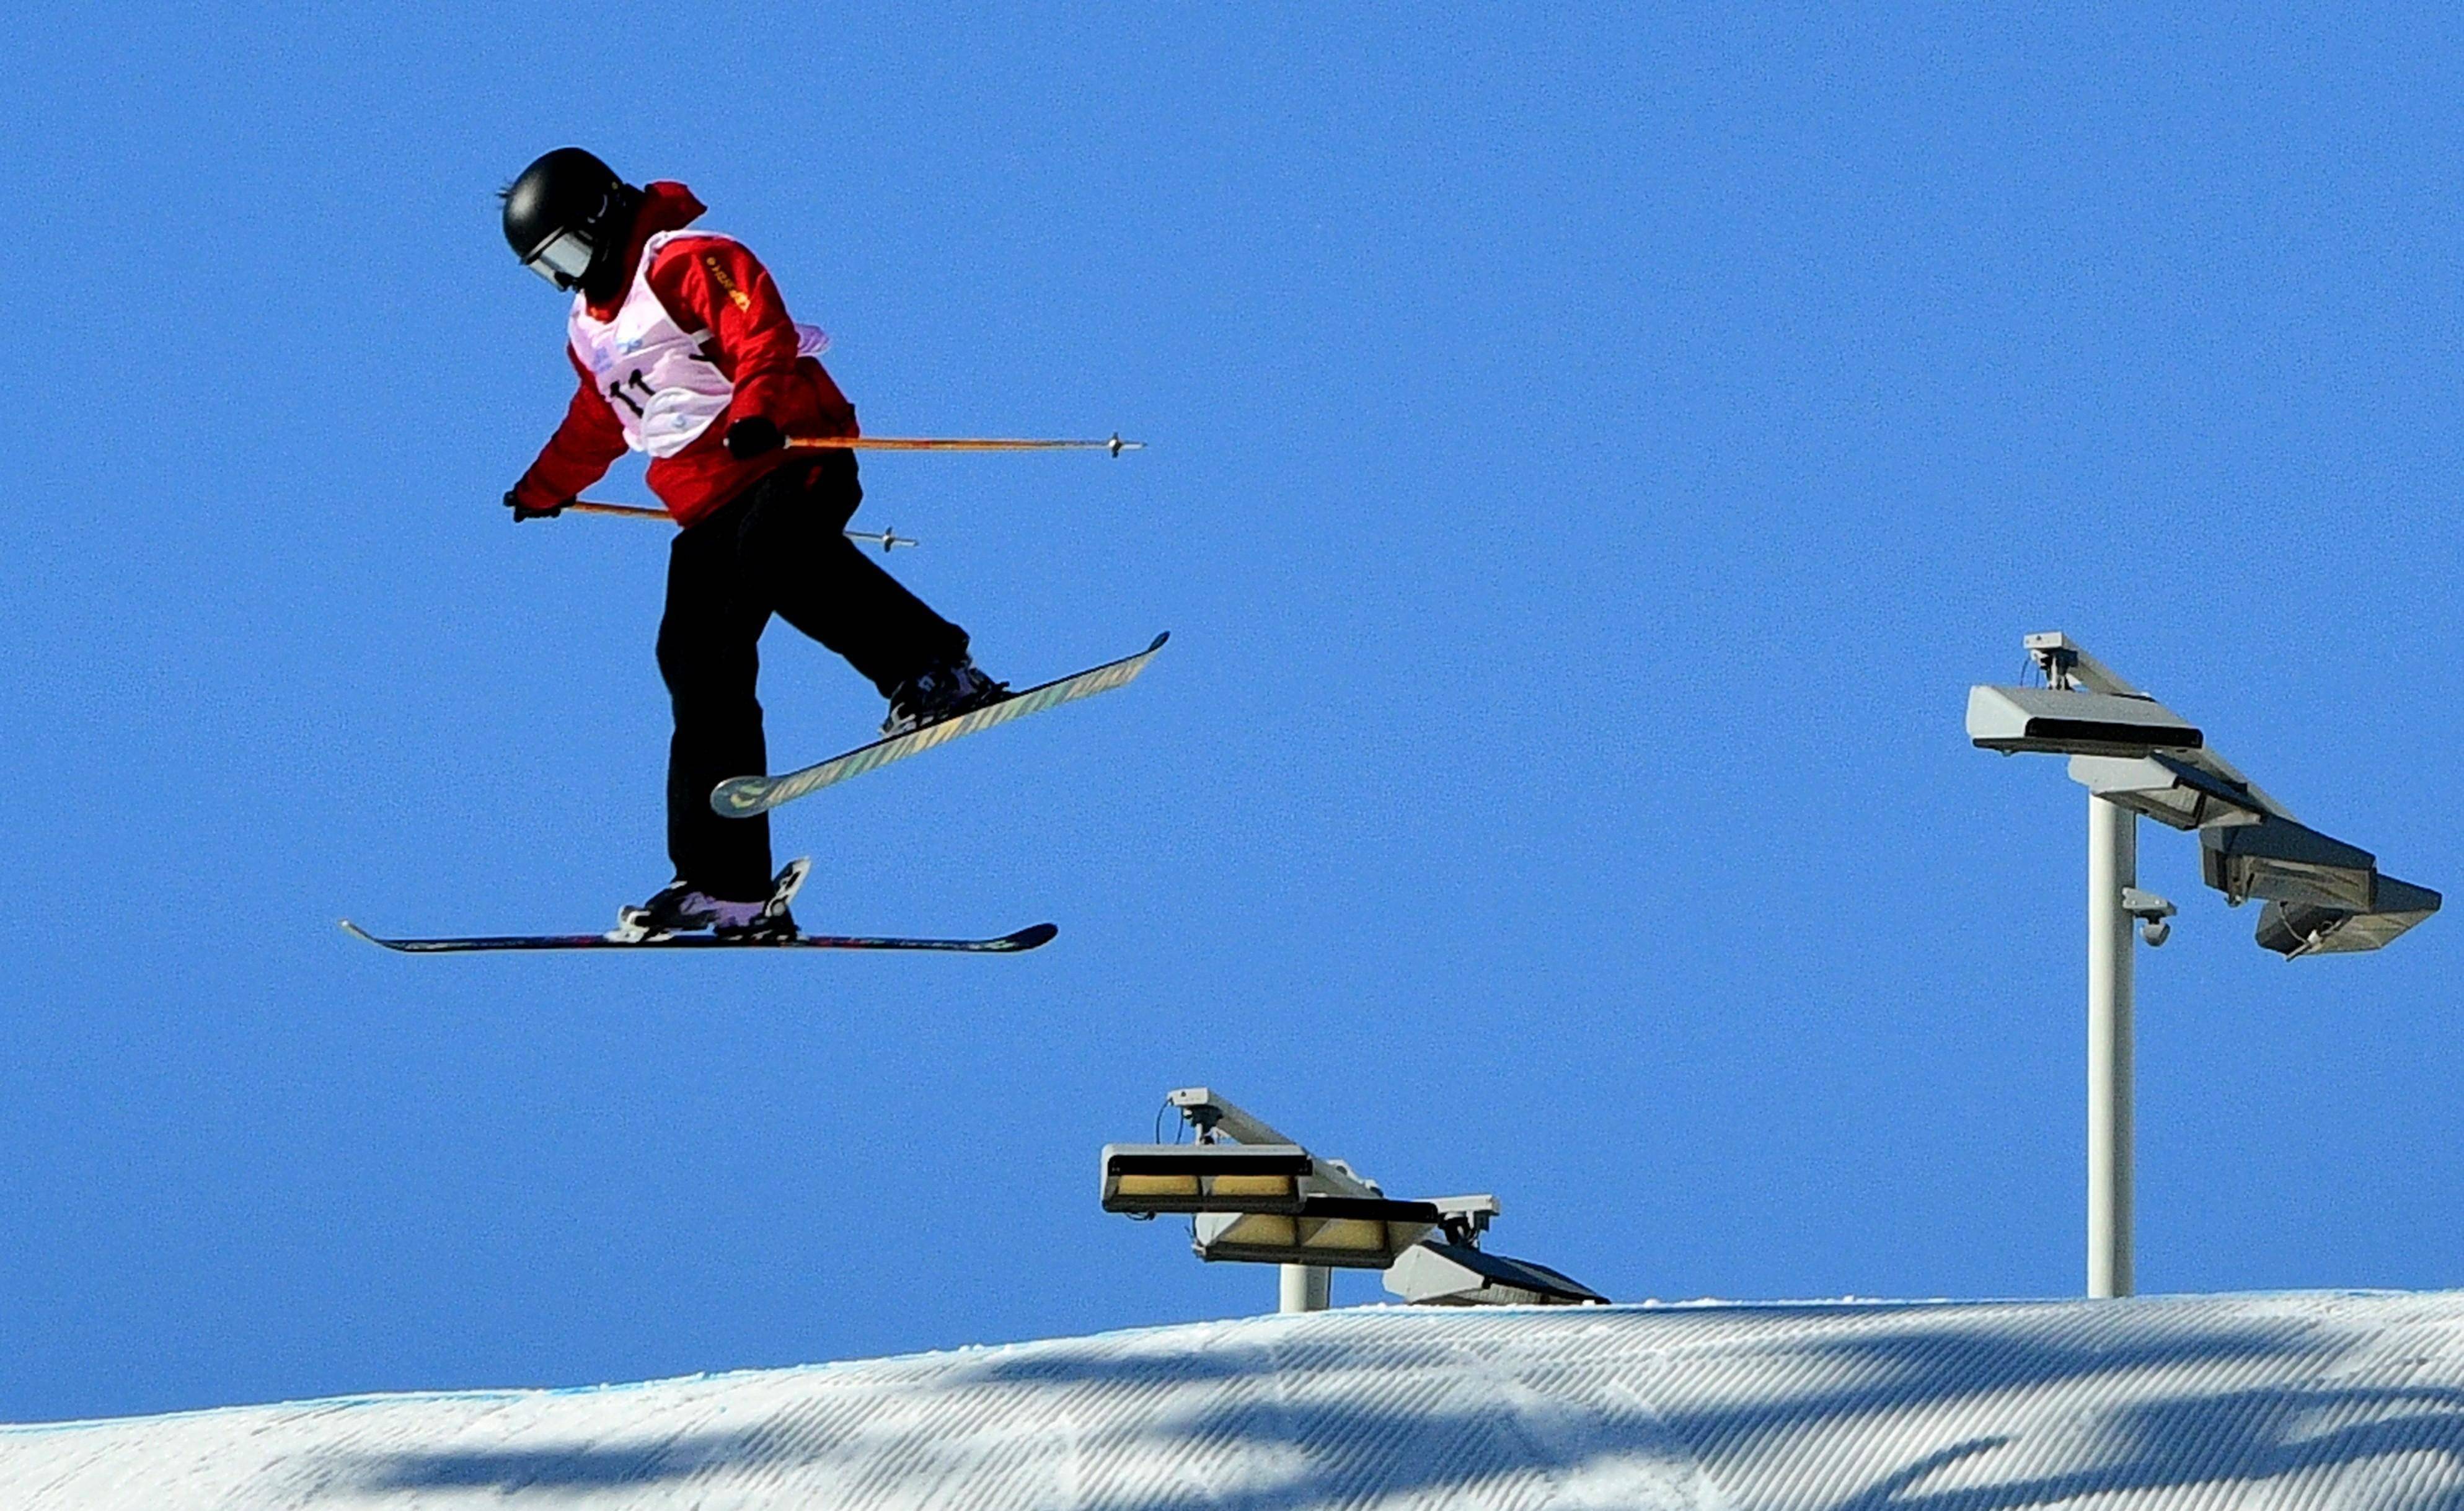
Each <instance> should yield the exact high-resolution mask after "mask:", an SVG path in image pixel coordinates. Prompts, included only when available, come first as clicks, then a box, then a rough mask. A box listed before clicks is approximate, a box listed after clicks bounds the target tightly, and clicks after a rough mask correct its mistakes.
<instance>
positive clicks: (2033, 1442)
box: [0, 1294, 2464, 1511]
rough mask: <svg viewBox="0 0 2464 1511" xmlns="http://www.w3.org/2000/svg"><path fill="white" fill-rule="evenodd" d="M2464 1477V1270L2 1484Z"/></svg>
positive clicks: (807, 1392)
mask: <svg viewBox="0 0 2464 1511" xmlns="http://www.w3.org/2000/svg"><path fill="white" fill-rule="evenodd" d="M2056 1502H2073V1503H2081V1504H2085V1503H2093V1504H2096V1505H2099V1506H2114V1507H2120V1506H2140V1505H2149V1506H2152V1505H2166V1506H2190V1505H2200V1506H2220V1505H2232V1506H2234V1507H2246V1506H2268V1507H2274V1506H2283V1507H2288V1508H2289V1507H2309V1506H2314V1505H2316V1506H2363V1505H2367V1506H2440V1507H2454V1506H2457V1505H2464V1294H2439V1295H2423V1296H2413V1295H2286V1296H2255V1297H2193V1298H2159V1299H2150V1300H2141V1301H2130V1302H2106V1303H2088V1302H2044V1303H1928V1304H1872V1303H1837V1304H1819V1305H1813V1304H1790V1305H1750V1306H1727V1305H1722V1306H1683V1307H1614V1308H1590V1309H1580V1310H1577V1309H1562V1310H1531V1311H1503V1310H1498V1311H1433V1310H1413V1309H1402V1308H1362V1309H1355V1310H1349V1311H1338V1312H1327V1313H1320V1314H1318V1315H1315V1316H1309V1317H1293V1318H1276V1317H1269V1318H1259V1319H1255V1320H1250V1321H1243V1322H1230V1323H1214V1324H1203V1325H1191V1326H1180V1327H1168V1328H1158V1329H1152V1330H1147V1331H1139V1332H1123V1333H1111V1334H1105V1335H1101V1336H1097V1337H1093V1338H1083V1339H1061V1340H1055V1341H1052V1342H1046V1343H1037V1344H1028V1345H1023V1346H1019V1347H1004V1348H984V1349H971V1350H967V1351H963V1352H958V1353H943V1354H929V1355H920V1356H916V1357H912V1358H903V1359H885V1360H877V1361H872V1362H869V1363H861V1364H846V1365H831V1366H825V1367H818V1368H810V1369H782V1370H768V1371H761V1372H753V1373H743V1374H731V1375H717V1376H704V1377H697V1378H693V1379H684V1380H666V1381H660V1382H658V1383H655V1384H650V1385H637V1386H621V1387H607V1388H601V1389H595V1390H577V1391H481V1392H460V1393H452V1394H436V1395H389V1396H375V1397H366V1398H358V1399H343V1400H332V1401H313V1402H304V1403H297V1404H290V1405H281V1406H264V1407H246V1408H236V1409H231V1410H226V1411H214V1412H192V1413H187V1414H184V1415H177V1416H165V1417H151V1418H136V1419H130V1420H124V1421H104V1422H79V1423H67V1424H58V1425H50V1426H30V1427H13V1428H0V1506H5V1507H8V1508H11V1511H35V1508H44V1507H58V1506H76V1507H81V1508H84V1507H115V1508H117V1507H126V1508H130V1511H141V1508H142V1511H162V1508H178V1507H190V1506H214V1507H230V1506H252V1507H338V1508H339V1507H362V1506H384V1507H408V1506H423V1507H464V1506H468V1507H481V1506H485V1507H492V1508H495V1507H506V1506H533V1505H538V1506H556V1507H561V1508H599V1507H614V1506H625V1507H700V1508H719V1507H744V1506H765V1507H766V1506H798V1507H806V1506H809V1507H819V1508H828V1511H859V1508H891V1507H897V1508H925V1507H950V1508H953V1511H961V1508H962V1511H1009V1508H1019V1511H1025V1508H1030V1507H1031V1508H1039V1511H1040V1508H1067V1507H1089V1508H1092V1507H1104V1508H1112V1507H1123V1508H1126V1507H1159V1508H1192V1511H1195V1508H1200V1507H1305V1506H1321V1505H1324V1506H1332V1505H1344V1506H1357V1507H1375V1508H1380V1511H1383V1508H1401V1507H1413V1506H1482V1507H1500V1508H1507V1507H1513V1508H1532V1511H1538V1508H1542V1507H1558V1506H1563V1507H1601V1508H1608V1507H1620V1508H1623V1507H1663V1506H1664V1507H1678V1506H1684V1507H1702V1508H1705V1511H1727V1508H1746V1507H1773V1508H1779V1507H1791V1508H1793V1507H1805V1508H1816V1507H1822V1508H1843V1511H1846V1508H1869V1507H1870V1508H1881V1507H1885V1506H1891V1507H1898V1506H1915V1507H1923V1508H1928V1511H1930V1508H1935V1507H1941V1508H1946V1511H1947V1508H1951V1507H1957V1508H1963V1511H1965V1508H1989V1507H2015V1506H2035V1505H2045V1504H2052V1503H2056Z"/></svg>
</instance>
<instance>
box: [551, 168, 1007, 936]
mask: <svg viewBox="0 0 2464 1511" xmlns="http://www.w3.org/2000/svg"><path fill="white" fill-rule="evenodd" d="M702 209H703V207H702V205H701V203H700V201H698V200H696V199H694V198H693V192H692V191H691V190H690V189H688V188H686V187H685V186H683V185H682V184H674V183H651V184H649V185H647V186H643V187H640V188H635V187H634V186H631V185H628V184H627V183H626V182H625V181H624V180H622V179H620V178H618V177H617V176H616V174H615V172H614V171H613V170H611V169H610V168H609V167H608V166H607V165H606V164H604V163H602V162H600V161H599V159H597V158H595V157H593V156H591V155H590V154H589V153H587V152H584V151H583V150H582V149H581V148H579V147H561V148H559V149H558V150H556V151H554V152H551V153H548V154H547V155H546V156H545V157H542V158H540V159H539V161H538V162H536V163H533V164H531V165H530V166H529V167H527V168H525V169H523V170H522V174H521V176H520V177H519V178H517V179H516V180H515V181H514V182H513V185H512V186H511V187H509V188H507V189H506V190H505V192H504V226H505V239H506V241H508V242H509V243H511V244H512V246H513V249H514V253H515V255H516V256H517V257H519V258H520V259H521V261H522V265H523V266H524V267H526V268H529V269H530V270H531V271H532V272H534V273H537V274H539V276H541V277H543V278H545V279H547V280H548V281H549V282H551V283H553V284H555V285H556V286H557V287H558V288H560V289H567V290H571V291H572V292H573V311H572V314H571V317H570V318H569V319H568V321H567V337H568V339H567V353H566V355H567V356H568V357H570V358H571V359H572V361H573V365H574V369H575V371H576V372H577V373H578V374H579V375H580V377H581V388H580V390H579V391H578V392H577V393H575V395H574V396H573V402H572V404H571V405H570V406H569V407H568V408H567V409H566V411H565V416H564V420H563V423H562V424H561V425H560V426H558V427H557V430H556V434H555V435H554V436H552V437H551V438H550V439H549V440H548V443H547V445H546V447H545V448H544V449H542V450H541V451H540V452H539V460H537V461H535V462H533V463H532V464H531V467H530V470H529V471H526V472H524V473H523V474H522V477H521V481H520V482H518V483H517V484H515V485H514V488H513V491H512V492H511V493H507V494H505V503H506V505H507V506H508V507H509V508H511V509H512V510H513V512H514V518H515V520H516V521H517V522H519V521H522V520H526V519H540V518H547V517H550V516H553V515H556V514H558V513H560V512H561V510H563V508H564V507H565V506H566V505H567V504H569V503H572V502H573V501H574V500H575V498H576V497H577V496H578V495H579V494H580V493H581V492H582V491H583V489H585V488H587V487H589V486H590V485H591V484H592V483H594V482H597V481H598V480H599V479H600V478H601V477H602V476H604V475H605V473H606V471H607V469H608V467H609V466H610V465H611V464H612V463H613V462H614V461H615V460H616V458H617V457H619V456H621V455H623V454H624V452H625V450H626V449H627V448H628V447H629V448H630V449H634V450H637V451H647V452H649V455H650V458H651V461H650V466H649V478H648V481H649V486H650V489H651V491H652V492H653V493H656V494H658V496H659V499H660V501H661V502H662V503H664V504H665V505H666V506H667V509H668V512H669V513H670V514H671V515H674V516H675V520H676V523H677V524H678V525H679V526H681V527H682V528H681V530H680V531H679V532H678V534H677V535H676V537H675V541H674V544H673V546H672V547H671V551H670V554H669V560H668V590H667V609H666V613H665V616H664V617H663V618H662V619H661V621H660V624H659V641H658V656H659V674H660V676H661V677H662V678H663V679H664V680H665V681H666V683H667V688H668V694H669V697H670V700H671V703H672V704H673V706H674V712H675V735H674V739H673V741H672V743H671V745H670V747H669V755H668V853H669V856H670V858H671V860H672V861H673V862H674V863H675V869H676V875H675V880H674V881H673V882H671V883H670V884H669V885H668V886H666V887H662V888H661V889H660V890H659V891H658V892H657V894H655V895H654V896H652V897H651V898H650V899H649V902H647V903H644V904H643V905H641V907H639V908H633V909H625V910H624V922H625V924H626V925H627V927H628V928H631V929H635V930H638V931H642V932H644V933H648V934H652V935H656V934H667V933H681V932H688V931H698V930H704V929H707V930H709V931H712V932H713V933H715V934H719V935H722V936H731V935H732V936H739V937H744V936H756V935H764V934H772V933H776V934H781V935H793V933H794V932H795V928H796V926H795V922H794V920H793V919H792V918H791V917H790V916H789V915H788V913H787V910H786V909H785V908H784V907H783V906H770V905H771V904H772V901H773V892H774V887H773V881H772V875H771V868H770V867H771V857H770V821H769V820H768V818H767V817H766V816H761V817H755V818H750V819H729V818H721V817H719V816H718V815H717V814H716V813H715V812H713V811H712V808H711V804H710V794H711V789H712V787H713V786H714V785H715V783H717V782H718V781H720V780H721V779H723V778H726V777H736V776H738V775H741V774H743V773H746V772H761V771H766V770H768V769H769V768H768V762H767V758H766V756H767V753H766V751H765V749H764V746H763V740H762V734H761V705H760V704H759V702H758V701H757V700H756V698H755V691H754V688H755V681H756V677H757V675H758V672H759V665H760V663H759V654H758V651H757V648H756V647H757V646H758V643H759V640H760V638H761V632H762V630H763V628H764V627H765V626H766V625H767V624H769V622H770V616H771V615H772V614H774V613H776V614H777V615H779V616H780V617H781V618H782V619H784V620H786V621H787V623H788V624H792V625H794V626H795V627H796V628H797V629H798V630H800V631H802V632H803V633H804V634H805V635H808V636H810V637H811V638H813V639H814V640H817V641H819V642H820V643H821V644H823V645H824V646H828V647H829V648H830V649H831V650H833V651H836V652H837V653H838V654H839V655H841V656H844V657H845V658H847V662H848V664H849V665H851V666H853V667H854V668H855V669H856V670H857V671H859V672H861V673H863V674H864V675H865V676H866V677H868V678H869V679H870V680H871V682H872V684H873V686H874V687H875V688H877V689H879V690H880V691H881V693H882V695H883V696H884V697H886V698H888V699H889V700H890V717H889V719H888V721H887V722H886V723H884V725H883V726H882V728H883V730H884V732H885V733H887V734H898V733H901V732H902V731H905V730H910V729H914V728H918V727H920V726H922V725H925V724H932V723H935V722H937V721H939V720H942V719H947V718H954V717H956V716H957V715H958V714H960V713H963V712H967V711H968V710H970V709H975V708H979V707H981V706H983V705H984V704H987V703H991V702H995V701H998V700H999V699H1001V698H1002V697H1003V696H1005V695H1006V689H1005V686H1004V685H1003V684H1001V683H997V682H994V681H993V680H991V679H990V678H988V677H986V676H985V675H984V674H983V673H982V672H980V671H978V670H977V669H976V667H975V664H974V662H973V661H972V660H970V659H969V657H968V654H967V634H966V631H964V630H962V629H960V628H959V627H958V626H957V625H956V624H951V623H950V622H949V621H947V620H945V619H943V618H941V617H940V616H939V615H938V614H935V612H934V611H933V610H932V609H931V608H929V607H927V606H926V605H925V604H924V602H923V601H922V600H920V599H918V598H916V597H915V596H914V595H913V593H910V592H909V591H908V590H907V589H906V588H904V587H902V586H900V585H899V583H898V582H897V581H896V580H894V579H892V578H891V576H890V574H889V573H887V572H885V571H883V570H882V569H881V568H880V566H878V565H876V564H875V563H874V562H872V561H871V560H869V559H868V558H866V557H865V556H864V555H863V554H862V553H861V552H859V551H858V550H857V549H856V547H855V545H854V544H853V543H852V542H850V541H849V540H848V539H847V537H846V536H845V535H844V534H843V531H844V528H845V526H846V524H847V519H848V517H849V516H850V515H853V514H854V513H855V508H856V505H857V504H858V502H860V501H861V500H862V499H863V497H864V492H863V490H862V489H861V488H860V487H858V486H857V482H856V464H855V456H854V453H853V452H851V451H847V450H820V451H813V450H791V449H787V445H786V442H787V438H788V437H790V436H852V435H854V434H856V433H857V431H856V420H855V409H854V406H853V405H849V404H848V403H847V398H846V396H845V395H844V394H842V393H840V392H839V388H838V384H837V383H833V382H832V381H831V380H830V375H829V374H828V373H827V372H826V371H825V370H824V369H823V367H822V364H821V362H820V361H817V360H816V358H815V356H814V353H815V352H817V351H819V350H820V349H821V347H822V346H823V345H824V344H825V342H824V341H823V340H822V339H821V335H820V332H818V331H815V330H812V329H811V328H810V327H800V326H798V325H797V324H796V323H795V322H794V321H792V320H790V319H789V318H787V310H786V306H785V304H784V302H783V301H782V300H781V297H780V294H779V290H778V287H777V285H776V284H774V283H773V282H772V281H771V278H770V274H769V273H768V271H767V270H765V269H764V268H763V267H762V266H761V264H760V262H759V261H758V260H757V259H756V258H755V257H754V255H753V253H752V252H749V251H747V250H746V249H745V248H744V247H743V245H742V244H741V243H738V242H737V241H735V240H733V239H731V238H729V237H726V236H723V235H718V234H715V233H713V232H709V231H701V230H687V229H686V228H687V227H688V226H690V225H691V224H692V223H693V221H694V220H695V219H696V218H698V217H699V216H700V215H701V213H702Z"/></svg>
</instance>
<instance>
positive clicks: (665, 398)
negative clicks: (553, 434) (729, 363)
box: [566, 230, 830, 456]
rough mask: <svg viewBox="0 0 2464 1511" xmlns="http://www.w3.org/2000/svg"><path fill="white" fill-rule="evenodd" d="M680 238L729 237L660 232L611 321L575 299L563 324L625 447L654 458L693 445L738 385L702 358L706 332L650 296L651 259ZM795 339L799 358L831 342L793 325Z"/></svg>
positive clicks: (649, 244)
mask: <svg viewBox="0 0 2464 1511" xmlns="http://www.w3.org/2000/svg"><path fill="white" fill-rule="evenodd" d="M678 236H704V237H708V238H710V239H711V240H713V241H727V240H730V239H731V238H729V237H726V236H721V235H717V234H716V233H715V232H712V231H707V230H668V231H661V232H659V233H658V234H657V235H655V236H652V237H651V238H650V239H649V241H647V242H645V243H643V246H642V261H641V264H640V266H638V267H636V268H635V269H634V270H633V286H632V287H631V288H630V289H628V290H627V291H626V294H625V302H624V303H623V304H621V305H619V306H617V309H616V318H614V319H611V320H600V319H597V318H593V317H592V316H591V313H590V304H589V301H588V300H587V299H585V298H583V296H581V295H579V294H577V295H575V296H573V315H572V317H571V318H570V319H569V320H568V321H567V322H566V337H567V339H569V340H571V341H572V343H573V355H574V356H576V357H578V358H580V359H581V361H582V365H583V367H585V368H587V369H589V371H590V374H591V377H592V379H593V380H594V382H595V383H596V385H597V387H598V389H599V394H600V397H601V398H603V399H605V400H606V401H607V407H608V408H609V409H611V410H613V411H614V412H615V415H616V421H617V423H618V424H619V425H621V426H623V427H625V444H626V445H627V446H629V447H631V448H632V449H634V450H636V451H648V452H649V454H650V455H652V456H673V455H675V454H676V453H677V452H678V451H681V450H683V449H685V448H686V447H688V446H691V445H693V442H695V441H697V440H699V439H700V438H701V433H702V432H703V431H704V430H707V429H709V428H710V427H711V423H712V422H713V421H715V420H716V419H717V418H718V417H719V416H720V415H722V414H725V413H726V412H727V405H728V401H730V400H731V399H733V398H735V397H736V385H735V384H734V383H730V382H728V381H727V378H726V377H725V375H723V374H722V373H720V372H719V370H718V364H717V363H716V362H715V361H712V360H711V359H710V358H709V357H708V356H706V355H704V347H705V344H706V343H707V342H708V341H709V339H710V332H708V331H688V330H685V329H683V328H682V327H680V326H678V325H677V324H676V322H675V319H674V318H673V317H671V315H669V314H668V309H667V306H666V305H664V304H662V303H660V302H659V296H657V295H656V294H654V293H652V292H651V291H650V263H651V260H652V259H653V258H655V257H657V256H658V254H659V249H660V248H662V247H664V246H666V245H667V244H668V243H669V242H671V241H673V240H674V239H675V238H677V237H678ZM796 336H797V352H798V354H799V355H800V356H804V357H816V356H819V355H820V354H821V353H823V352H824V351H826V350H828V349H829V344H830V339H829V338H828V337H827V336H825V335H824V334H823V333H822V332H821V331H820V330H819V329H818V328H816V327H814V326H810V325H798V326H797V327H796Z"/></svg>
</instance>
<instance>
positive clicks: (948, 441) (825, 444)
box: [787, 431, 1147, 456]
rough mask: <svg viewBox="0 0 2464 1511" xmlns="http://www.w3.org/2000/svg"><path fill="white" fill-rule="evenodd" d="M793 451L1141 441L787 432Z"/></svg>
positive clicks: (1129, 447) (1114, 448) (1097, 445)
mask: <svg viewBox="0 0 2464 1511" xmlns="http://www.w3.org/2000/svg"><path fill="white" fill-rule="evenodd" d="M787 448H788V449H789V450H794V451H1110V452H1111V453H1112V454H1113V455H1114V456H1118V455H1120V454H1121V453H1122V452H1123V451H1143V450H1145V449H1147V444H1146V443H1145V442H1144V441H1124V440H1122V439H1121V437H1120V434H1119V432H1117V431H1115V432H1114V433H1113V434H1112V435H1111V437H1110V438H1109V439H1106V440H1102V441H1042V440H1037V441H1012V440H1005V439H1000V438H992V437H984V436H937V435H791V436H789V437H787Z"/></svg>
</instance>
